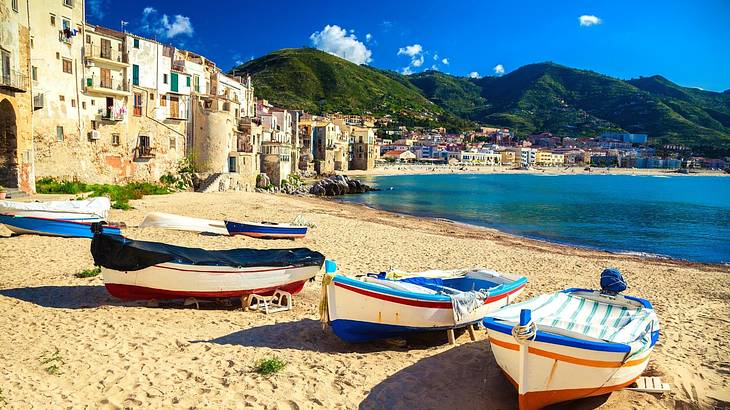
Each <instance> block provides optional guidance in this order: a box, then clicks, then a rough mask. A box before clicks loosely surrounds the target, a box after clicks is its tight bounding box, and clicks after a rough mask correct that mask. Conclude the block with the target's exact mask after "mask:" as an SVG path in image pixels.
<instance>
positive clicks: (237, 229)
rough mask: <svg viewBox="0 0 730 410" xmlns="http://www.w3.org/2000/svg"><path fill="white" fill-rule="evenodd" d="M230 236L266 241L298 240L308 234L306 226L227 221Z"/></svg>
mask: <svg viewBox="0 0 730 410" xmlns="http://www.w3.org/2000/svg"><path fill="white" fill-rule="evenodd" d="M225 224H226V229H227V230H228V234H229V235H231V236H233V235H246V236H250V237H252V238H264V239H296V238H303V237H304V236H305V235H306V234H307V229H308V228H307V227H306V226H297V225H291V224H280V223H273V222H261V223H255V222H233V221H225Z"/></svg>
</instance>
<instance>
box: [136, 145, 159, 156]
mask: <svg viewBox="0 0 730 410" xmlns="http://www.w3.org/2000/svg"><path fill="white" fill-rule="evenodd" d="M154 157H155V149H154V148H152V147H150V146H149V145H140V146H138V147H136V148H135V149H134V158H135V159H150V158H154Z"/></svg>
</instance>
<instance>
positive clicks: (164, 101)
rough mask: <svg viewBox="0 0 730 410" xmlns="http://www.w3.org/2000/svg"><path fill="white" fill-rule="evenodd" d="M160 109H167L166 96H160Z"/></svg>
mask: <svg viewBox="0 0 730 410" xmlns="http://www.w3.org/2000/svg"><path fill="white" fill-rule="evenodd" d="M160 107H167V97H166V96H164V95H163V96H160Z"/></svg>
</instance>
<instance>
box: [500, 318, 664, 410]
mask: <svg viewBox="0 0 730 410" xmlns="http://www.w3.org/2000/svg"><path fill="white" fill-rule="evenodd" d="M487 333H488V335H489V342H490V344H491V347H492V352H493V354H494V357H495V359H496V361H497V364H498V365H499V367H500V368H501V369H502V370H503V372H504V373H505V375H506V376H507V378H508V379H509V380H510V382H511V383H512V384H513V385H514V386H515V388H519V386H518V384H517V382H516V380H517V379H518V375H519V363H520V345H519V344H517V342H516V341H515V339H514V338H513V337H512V335H511V334H507V333H505V332H502V331H498V330H494V329H491V328H489V327H488V328H487ZM598 344H599V343H596V345H598ZM606 345H607V346H610V345H612V344H606ZM527 347H528V358H527V360H528V367H527V369H528V372H527V379H526V381H527V383H526V386H527V387H526V390H527V391H525V392H524V393H523V394H520V395H519V405H520V409H521V410H525V409H539V408H543V407H545V406H549V405H551V404H556V403H561V402H565V401H570V400H576V399H581V398H585V397H591V396H598V395H603V394H607V393H610V392H612V391H615V390H619V389H621V388H623V387H625V386H628V385H630V384H631V383H633V382H634V381H635V380H636V379H637V378H638V377H639V376H640V375H641V373H642V372H643V371H644V369H646V366H647V365H648V363H649V355H650V354H651V349H649V350H647V351H646V352H643V353H642V354H641V355H638V356H637V357H632V358H630V359H629V360H625V358H626V356H627V352H625V351H601V350H595V349H589V348H580V347H575V346H565V345H560V344H554V343H546V342H540V341H535V340H533V341H528V342H527Z"/></svg>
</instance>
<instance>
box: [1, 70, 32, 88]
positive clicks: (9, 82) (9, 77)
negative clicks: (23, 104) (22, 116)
mask: <svg viewBox="0 0 730 410" xmlns="http://www.w3.org/2000/svg"><path fill="white" fill-rule="evenodd" d="M0 88H3V89H6V90H10V91H14V92H16V93H24V92H26V91H28V76H27V75H26V74H23V73H21V72H20V71H15V70H10V71H9V72H6V73H2V74H0Z"/></svg>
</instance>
